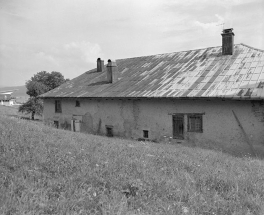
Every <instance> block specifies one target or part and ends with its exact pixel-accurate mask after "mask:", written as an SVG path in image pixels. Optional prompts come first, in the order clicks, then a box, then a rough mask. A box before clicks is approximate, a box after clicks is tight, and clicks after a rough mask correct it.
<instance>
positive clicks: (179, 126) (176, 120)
mask: <svg viewBox="0 0 264 215" xmlns="http://www.w3.org/2000/svg"><path fill="white" fill-rule="evenodd" d="M183 123H184V115H183V114H177V115H173V116H172V125H173V139H184V136H183V131H184V126H183Z"/></svg>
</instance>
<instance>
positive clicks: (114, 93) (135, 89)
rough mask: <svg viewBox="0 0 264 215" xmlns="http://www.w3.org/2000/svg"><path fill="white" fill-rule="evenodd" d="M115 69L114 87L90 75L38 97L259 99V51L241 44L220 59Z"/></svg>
mask: <svg viewBox="0 0 264 215" xmlns="http://www.w3.org/2000/svg"><path fill="white" fill-rule="evenodd" d="M116 63H117V66H118V81H117V82H115V83H107V82H106V72H105V71H103V72H97V71H96V69H93V70H90V71H88V72H85V73H84V74H82V75H80V76H78V77H76V78H74V79H72V80H71V81H69V82H67V83H65V84H63V85H61V86H60V87H57V88H56V89H54V90H51V91H49V92H47V93H45V94H43V95H41V97H43V98H48V97H71V98H79V97H85V98H96V97H99V98H100V97H108V98H116V97H117V98H124V97H126V98H144V97H146V98H159V97H166V98H232V99H264V90H263V89H264V88H263V86H264V51H263V50H259V49H255V48H252V47H249V46H247V45H244V44H237V45H235V46H234V54H233V55H222V48H221V46H219V47H210V48H206V49H197V50H190V51H182V52H175V53H168V54H159V55H152V56H144V57H135V58H128V59H120V60H117V61H116Z"/></svg>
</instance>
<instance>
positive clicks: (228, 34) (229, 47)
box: [221, 28, 235, 55]
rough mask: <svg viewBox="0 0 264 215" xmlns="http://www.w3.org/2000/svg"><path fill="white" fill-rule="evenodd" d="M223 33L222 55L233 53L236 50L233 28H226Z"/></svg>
mask: <svg viewBox="0 0 264 215" xmlns="http://www.w3.org/2000/svg"><path fill="white" fill-rule="evenodd" d="M221 35H222V55H232V54H233V52H234V36H235V34H234V33H233V28H229V29H224V30H223V33H222V34H221Z"/></svg>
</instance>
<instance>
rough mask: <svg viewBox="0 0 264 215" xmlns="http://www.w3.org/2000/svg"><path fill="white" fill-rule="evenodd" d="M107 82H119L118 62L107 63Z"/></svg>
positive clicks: (109, 61)
mask: <svg viewBox="0 0 264 215" xmlns="http://www.w3.org/2000/svg"><path fill="white" fill-rule="evenodd" d="M107 81H108V82H109V83H115V82H116V81H117V65H116V62H112V61H111V60H110V59H109V60H108V63H107Z"/></svg>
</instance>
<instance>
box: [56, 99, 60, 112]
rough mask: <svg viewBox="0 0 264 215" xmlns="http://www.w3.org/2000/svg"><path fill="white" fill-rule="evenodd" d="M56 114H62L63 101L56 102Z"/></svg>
mask: <svg viewBox="0 0 264 215" xmlns="http://www.w3.org/2000/svg"><path fill="white" fill-rule="evenodd" d="M55 113H61V101H60V100H55Z"/></svg>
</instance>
